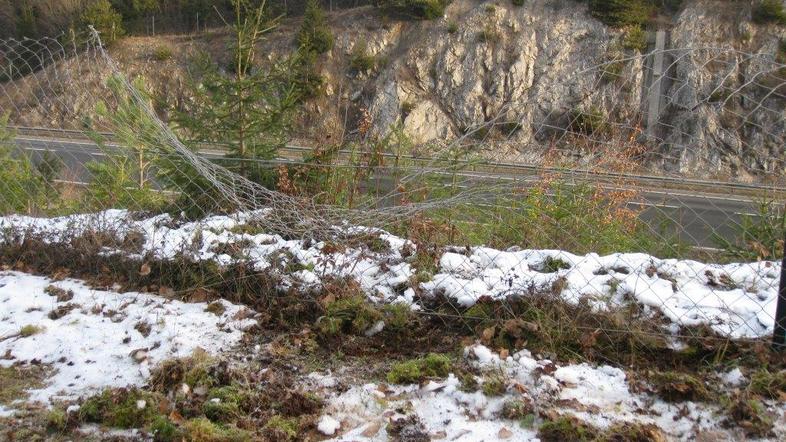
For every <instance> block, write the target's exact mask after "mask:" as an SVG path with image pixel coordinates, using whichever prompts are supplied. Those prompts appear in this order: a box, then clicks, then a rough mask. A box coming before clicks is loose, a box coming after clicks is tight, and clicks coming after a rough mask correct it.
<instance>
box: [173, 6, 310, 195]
mask: <svg viewBox="0 0 786 442" xmlns="http://www.w3.org/2000/svg"><path fill="white" fill-rule="evenodd" d="M233 6H234V8H235V23H234V24H233V25H232V27H233V42H232V44H231V53H232V55H233V56H232V60H231V63H230V65H229V66H227V68H226V69H225V70H224V69H221V68H220V67H219V66H217V65H216V64H215V63H214V62H212V61H211V60H209V59H208V58H207V57H203V58H202V60H201V61H200V62H198V63H197V65H198V69H197V71H198V72H199V76H200V77H201V78H199V80H198V81H194V84H193V87H192V90H193V95H194V100H193V102H191V103H189V104H187V105H186V106H185V108H184V109H180V110H179V111H178V112H176V115H175V118H174V120H175V122H176V123H177V124H178V126H179V127H180V129H182V134H183V136H184V138H185V139H186V140H187V142H188V143H189V144H190V145H192V146H194V145H196V144H198V143H213V144H223V145H226V146H227V147H228V153H227V155H226V158H227V159H226V160H225V161H224V162H222V164H225V165H226V166H227V167H228V168H230V169H231V170H233V171H235V172H236V173H238V174H240V175H242V176H244V177H246V178H248V179H251V180H253V181H256V182H258V183H261V184H263V185H266V186H268V187H272V186H273V185H274V179H273V178H274V173H273V171H272V168H271V167H270V164H269V160H271V159H273V158H274V157H275V155H276V151H277V149H278V148H279V147H281V146H282V145H283V144H284V142H285V140H286V135H287V132H288V128H289V122H290V118H291V113H292V111H293V110H294V108H295V106H296V105H297V102H298V99H299V96H300V92H299V90H298V86H297V79H296V78H293V77H294V76H292V75H291V73H292V72H293V71H294V69H295V59H294V58H289V59H286V60H278V61H273V62H272V63H271V64H270V65H268V66H262V65H260V64H258V63H257V61H258V60H257V53H256V51H257V48H258V47H259V44H260V43H261V42H262V41H263V40H264V38H265V37H266V35H267V34H268V33H269V32H271V31H272V30H273V29H275V27H276V20H275V19H270V18H269V17H268V16H267V14H266V10H265V4H264V2H263V3H262V4H261V5H260V6H259V7H256V8H253V7H251V6H249V3H248V2H247V1H246V0H233Z"/></svg>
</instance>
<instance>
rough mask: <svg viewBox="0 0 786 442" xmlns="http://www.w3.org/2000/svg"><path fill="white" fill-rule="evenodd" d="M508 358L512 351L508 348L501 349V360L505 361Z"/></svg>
mask: <svg viewBox="0 0 786 442" xmlns="http://www.w3.org/2000/svg"><path fill="white" fill-rule="evenodd" d="M508 356H510V350H508V349H507V348H501V349H500V350H499V358H500V359H503V360H504V359H507V358H508Z"/></svg>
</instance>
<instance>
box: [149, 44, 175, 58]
mask: <svg viewBox="0 0 786 442" xmlns="http://www.w3.org/2000/svg"><path fill="white" fill-rule="evenodd" d="M153 58H155V59H156V60H158V61H167V60H169V59H170V58H172V48H170V47H169V46H164V45H161V46H158V47H156V48H155V49H154V50H153Z"/></svg>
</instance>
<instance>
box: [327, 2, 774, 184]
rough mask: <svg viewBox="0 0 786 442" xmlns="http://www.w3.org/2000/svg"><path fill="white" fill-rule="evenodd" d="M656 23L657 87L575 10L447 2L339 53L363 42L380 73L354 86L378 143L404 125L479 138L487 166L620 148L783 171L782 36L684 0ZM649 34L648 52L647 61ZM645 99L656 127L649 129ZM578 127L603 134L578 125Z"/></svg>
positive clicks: (342, 45) (668, 159)
mask: <svg viewBox="0 0 786 442" xmlns="http://www.w3.org/2000/svg"><path fill="white" fill-rule="evenodd" d="M660 21H661V22H663V24H662V25H661V29H662V30H664V31H665V32H666V39H665V43H666V44H665V45H664V48H663V51H662V52H663V54H664V61H663V68H664V71H663V79H662V80H661V81H653V77H652V71H653V65H652V63H653V60H652V57H645V56H643V55H642V54H641V52H639V51H638V50H634V49H625V47H624V46H625V45H624V44H623V39H624V38H626V37H625V31H624V30H615V29H612V28H609V27H607V26H605V25H604V24H602V23H600V22H599V21H597V20H595V19H593V18H591V17H590V16H589V14H588V12H587V9H586V5H585V4H584V3H580V2H574V1H557V2H555V1H548V0H532V1H528V2H527V3H526V5H525V6H524V7H515V6H513V5H510V4H508V3H507V2H501V4H495V3H492V2H486V3H477V2H474V1H468V0H457V1H455V2H453V3H452V4H451V6H450V7H449V8H448V9H447V11H446V15H445V17H443V18H442V19H440V20H436V21H432V22H419V23H396V24H394V25H392V26H387V27H381V28H380V29H379V30H370V31H369V30H366V31H365V32H360V33H359V35H354V36H353V37H352V38H344V39H340V40H339V45H338V47H337V48H336V50H337V51H344V52H345V53H349V52H350V51H351V48H352V46H353V45H354V44H356V43H357V41H358V39H366V41H368V47H369V48H370V49H369V51H370V52H371V53H372V54H373V55H375V56H376V57H377V58H378V59H383V60H386V64H385V65H384V66H383V67H381V68H379V69H378V70H377V73H376V74H372V75H371V76H359V77H355V78H354V79H353V80H352V82H351V84H354V85H355V87H356V88H362V89H363V91H364V93H363V95H362V97H361V104H362V105H364V106H365V107H367V108H368V111H369V114H370V117H371V121H372V133H373V134H375V135H378V136H381V135H384V134H386V133H388V132H389V131H390V130H391V128H393V127H396V126H397V125H400V126H401V127H402V128H403V130H404V132H405V133H406V134H407V135H409V136H410V137H411V139H412V140H413V141H414V142H415V143H429V142H435V141H436V142H443V141H446V140H452V139H455V138H457V137H461V136H462V135H464V134H465V133H467V132H468V131H469V132H472V131H473V129H475V128H480V127H482V130H480V131H477V132H475V135H481V138H483V140H484V142H485V145H486V146H487V147H488V146H489V145H492V146H494V148H493V149H491V150H492V151H493V153H492V155H493V156H496V157H498V158H507V159H510V158H524V159H527V160H537V159H538V158H539V157H542V155H543V152H544V151H545V150H546V149H549V148H554V147H555V146H556V147H559V148H561V149H562V150H563V152H568V153H571V151H573V152H572V153H574V154H576V155H578V156H583V155H584V154H586V153H587V152H583V151H582V149H583V150H586V149H587V147H588V146H589V148H590V150H593V149H594V148H593V147H592V145H594V144H600V145H603V144H608V143H612V144H615V143H619V142H620V140H621V139H625V140H633V141H628V142H629V143H635V144H637V145H638V151H644V152H646V155H645V156H644V157H645V158H646V163H647V165H648V166H649V167H650V168H652V169H658V170H662V169H665V170H667V171H670V172H684V173H690V174H693V175H702V176H708V175H717V174H728V173H732V174H735V175H738V176H745V175H747V174H749V173H754V172H755V171H767V172H780V171H781V169H782V168H783V164H784V163H783V160H782V159H781V158H782V157H783V155H782V153H783V141H784V123H783V121H784V117H785V116H786V114H784V103H786V101H784V96H786V86H784V85H783V83H784V82H786V75H784V71H783V70H781V69H780V68H782V66H781V65H779V64H778V63H779V62H777V61H775V60H777V59H778V57H779V55H778V53H779V51H783V49H782V48H779V44H780V41H781V40H782V39H785V38H786V29H785V28H784V27H782V26H778V25H766V26H761V25H754V24H752V23H751V21H750V9H749V7H748V5H746V4H745V3H739V2H738V3H735V4H733V5H730V4H729V2H723V1H689V2H685V6H684V8H683V10H682V11H681V12H680V13H679V14H678V15H676V16H674V17H665V18H662V19H661V20H660ZM652 34H653V33H650V36H649V37H650V42H649V45H648V47H647V50H653V49H656V48H655V46H654V45H653V41H652V40H653V39H654V36H653V35H652ZM644 52H646V51H644ZM751 54H753V55H751ZM781 57H782V55H781ZM614 60H617V61H614ZM782 61H783V60H782V59H781V60H780V62H782ZM333 81H335V80H333ZM653 88H657V89H656V90H654V91H653V90H652V89H653ZM650 92H652V94H650ZM654 97H659V100H660V105H659V106H658V110H659V118H658V119H655V120H653V121H654V125H651V126H652V127H649V128H648V127H646V125H647V124H646V121H647V112H648V110H650V109H651V108H650V107H649V101H650V100H652V99H653V98H654ZM586 116H589V117H590V123H591V124H594V123H593V121H592V119H595V120H598V121H600V122H601V123H602V124H603V125H605V126H606V130H604V131H594V129H595V128H594V127H593V128H589V129H588V128H586V127H585V126H582V124H586V121H585V120H587V118H584V117H586ZM582 118H583V120H582ZM577 120H579V122H580V123H581V124H579V125H576V124H575V123H576V122H577ZM489 122H494V123H496V124H495V125H493V126H492V125H490V124H489ZM489 128H491V130H487V129H489ZM486 150H487V151H488V150H489V149H486Z"/></svg>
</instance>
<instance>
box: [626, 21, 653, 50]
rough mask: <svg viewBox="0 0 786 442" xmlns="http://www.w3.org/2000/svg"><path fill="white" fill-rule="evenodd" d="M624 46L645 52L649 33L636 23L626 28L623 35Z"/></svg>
mask: <svg viewBox="0 0 786 442" xmlns="http://www.w3.org/2000/svg"><path fill="white" fill-rule="evenodd" d="M622 47H623V48H625V49H630V50H632V51H639V52H644V51H645V50H647V34H646V33H645V32H644V29H642V27H641V26H639V25H634V26H631V27H629V28H628V29H627V30H625V34H624V35H623V36H622Z"/></svg>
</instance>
